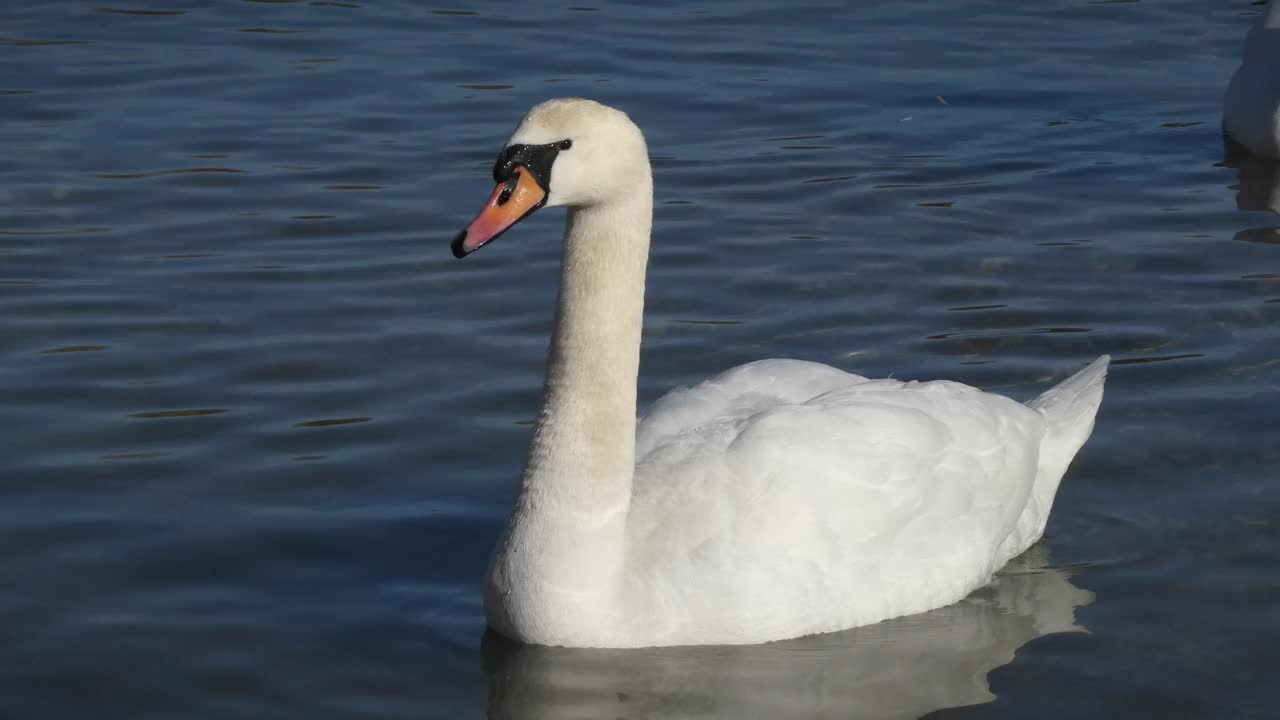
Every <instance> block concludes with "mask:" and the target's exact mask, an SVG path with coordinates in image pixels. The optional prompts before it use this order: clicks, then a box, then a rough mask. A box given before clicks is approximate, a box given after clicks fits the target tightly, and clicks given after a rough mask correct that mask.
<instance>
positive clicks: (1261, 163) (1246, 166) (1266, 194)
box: [1222, 139, 1280, 245]
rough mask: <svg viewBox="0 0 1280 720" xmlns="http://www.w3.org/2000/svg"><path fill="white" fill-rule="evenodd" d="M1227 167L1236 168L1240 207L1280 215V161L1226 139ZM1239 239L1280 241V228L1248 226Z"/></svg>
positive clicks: (1225, 162)
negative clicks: (1257, 154) (1253, 153)
mask: <svg viewBox="0 0 1280 720" xmlns="http://www.w3.org/2000/svg"><path fill="white" fill-rule="evenodd" d="M1222 165H1223V166H1224V167H1229V168H1234V169H1235V171H1236V185H1235V191H1236V209H1238V210H1262V211H1264V212H1271V213H1275V214H1280V162H1277V161H1275V160H1271V159H1269V158H1264V157H1258V156H1256V155H1250V154H1249V153H1248V152H1247V151H1246V150H1244V149H1243V148H1241V147H1239V146H1238V145H1236V144H1235V143H1233V142H1232V141H1231V140H1230V139H1227V140H1226V158H1225V159H1224V160H1223V161H1222ZM1235 238H1236V239H1237V240H1244V241H1246V242H1260V243H1267V244H1272V245H1274V244H1280V229H1278V228H1276V227H1274V226H1270V225H1268V226H1263V227H1255V228H1247V229H1244V230H1241V231H1240V232H1238V233H1236V236H1235Z"/></svg>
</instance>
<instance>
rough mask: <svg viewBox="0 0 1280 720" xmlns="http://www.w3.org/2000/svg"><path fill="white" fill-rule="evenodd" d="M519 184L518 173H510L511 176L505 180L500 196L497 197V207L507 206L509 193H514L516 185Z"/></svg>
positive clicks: (509, 197)
mask: <svg viewBox="0 0 1280 720" xmlns="http://www.w3.org/2000/svg"><path fill="white" fill-rule="evenodd" d="M519 182H520V172H519V171H516V172H514V173H512V174H511V176H510V177H508V178H507V182H506V185H504V186H503V188H502V194H500V195H498V207H502V206H503V205H506V204H507V201H508V200H510V199H511V193H513V192H515V190H516V184H517V183H519Z"/></svg>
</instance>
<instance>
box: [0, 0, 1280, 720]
mask: <svg viewBox="0 0 1280 720" xmlns="http://www.w3.org/2000/svg"><path fill="white" fill-rule="evenodd" d="M1257 11H1258V8H1257V7H1256V6H1254V5H1252V4H1250V3H1249V2H1247V1H1245V0H1230V1H1229V2H1205V1H1199V0H1167V1H1165V2H1154V1H1146V0H1143V1H1141V2H1124V3H1112V2H1081V1H1078V0H1073V1H1071V2H1065V1H1058V0H1054V1H1052V2H1044V3H1031V4H1027V3H1023V4H1012V3H1007V2H996V1H995V0H989V1H983V0H960V1H957V2H951V3H945V4H942V3H929V2H915V1H912V2H888V1H885V2H874V1H865V2H859V3H834V2H830V3H823V2H800V3H788V4H782V3H778V4H776V7H771V6H770V5H769V4H757V3H731V2H693V3H675V2H655V3H612V2H592V3H591V6H590V7H585V6H577V7H567V6H560V5H547V4H541V3H532V4H530V3H525V4H520V3H514V4H513V3H499V2H478V3H468V4H466V5H465V6H441V7H432V6H429V5H424V4H419V3H409V2H382V3H365V2H319V1H317V2H222V3H188V2H179V1H177V0H174V1H173V2H169V3H161V2H154V3H151V2H136V3H128V4H114V3H108V4H97V5H95V4H85V3H52V2H47V3H37V2H26V3H11V4H10V5H9V6H6V8H5V9H3V10H0V113H2V114H3V118H4V122H3V123H0V147H4V148H5V152H4V153H0V449H3V452H0V697H2V698H3V701H0V710H2V711H3V712H0V714H3V715H5V716H10V715H12V716H14V717H41V718H62V717H66V718H73V717H84V716H85V715H89V714H93V715H98V716H111V717H128V718H148V717H177V716H180V717H211V718H212V717H261V718H271V717H290V718H292V717H310V718H321V717H356V716H359V717H404V718H409V717H413V718H419V717H441V718H457V717H477V716H481V715H484V714H485V713H486V712H487V713H489V714H491V715H492V716H494V717H557V718H563V717H676V718H679V717H823V718H826V717H832V718H834V717H840V718H846V717H915V716H918V715H920V714H922V713H927V712H931V711H940V712H939V715H938V716H939V717H1018V718H1021V717H1041V718H1058V717H1060V718H1079V717H1104V716H1105V717H1158V718H1164V717H1204V718H1219V717H1268V716H1269V715H1268V710H1269V708H1272V707H1274V706H1275V704H1276V703H1277V701H1280V697H1278V696H1277V692H1276V690H1275V686H1274V683H1273V682H1271V679H1270V676H1269V672H1268V670H1267V669H1268V668H1271V667H1275V663H1276V662H1278V661H1280V651H1277V649H1276V643H1275V642H1274V639H1275V637H1276V635H1277V633H1280V609H1278V608H1280V605H1277V603H1276V602H1275V600H1276V598H1277V597H1280V571H1278V570H1277V563H1276V561H1275V559H1276V557H1277V556H1278V555H1280V529H1278V527H1277V520H1276V518H1277V517H1280V485H1277V482H1280V480H1278V479H1277V477H1276V471H1275V468H1276V467H1277V465H1278V462H1280V436H1278V435H1280V433H1278V430H1277V429H1278V428H1280V410H1277V408H1278V407H1280V329H1278V325H1277V320H1280V239H1278V238H1280V233H1278V231H1277V230H1276V228H1277V227H1278V226H1280V222H1278V221H1277V219H1276V217H1275V215H1274V212H1273V211H1274V210H1275V209H1276V208H1278V207H1280V202H1278V201H1277V200H1276V198H1280V193H1278V192H1277V189H1276V187H1277V184H1276V179H1277V175H1276V169H1275V167H1273V166H1270V165H1265V164H1259V163H1249V162H1243V161H1238V160H1232V161H1230V162H1224V155H1223V148H1222V144H1221V140H1220V138H1219V132H1218V123H1219V102H1220V99H1221V94H1222V90H1223V88H1224V87H1225V84H1226V81H1227V78H1228V77H1229V75H1230V73H1231V70H1232V69H1233V67H1234V64H1235V59H1236V57H1237V52H1238V49H1239V46H1240V43H1241V40H1242V39H1243V36H1244V32H1245V30H1246V29H1247V27H1248V24H1249V22H1250V21H1251V19H1252V17H1253V15H1254V14H1255V13H1256V12H1257ZM556 95H586V96H590V97H594V98H598V99H600V100H603V101H605V102H608V103H611V104H615V105H618V106H619V107H622V108H624V109H625V110H627V111H628V112H629V113H630V114H631V116H632V117H633V118H634V119H635V120H636V121H637V122H638V123H639V124H640V125H641V126H642V127H643V128H644V129H645V131H646V134H647V136H648V139H649V146H650V150H651V152H652V155H653V158H652V159H653V165H654V175H655V182H656V188H657V205H656V208H657V210H656V217H655V228H654V230H655V238H654V246H653V259H652V263H651V271H650V279H649V289H648V298H647V299H648V305H647V317H646V325H645V347H644V354H643V358H642V377H641V379H640V393H641V397H642V399H643V400H645V401H648V400H652V399H654V398H656V397H657V396H658V395H659V394H660V393H661V392H663V391H664V390H665V389H667V388H669V387H672V386H674V385H679V384H684V383H690V382H696V381H697V380H699V379H701V378H702V377H705V376H707V375H709V374H712V373H714V372H716V371H718V370H721V369H724V368H726V367H729V366H731V365H734V364H736V363H740V362H745V361H748V360H752V359H757V358H760V357H769V356H792V357H799V358H805V359H811V360H818V361H822V362H827V363H831V364H833V365H836V366H838V367H841V368H845V369H847V370H850V371H855V372H858V373H861V374H866V375H888V374H893V375H894V376H896V377H902V378H932V377H948V378H952V379H956V380H960V381H964V382H968V383H972V384H975V385H978V386H980V387H983V388H986V389H990V390H993V391H998V392H1002V393H1006V394H1009V395H1011V396H1014V397H1017V398H1028V397H1032V396H1034V395H1035V394H1037V393H1038V392H1040V391H1042V390H1043V389H1044V388H1045V387H1047V386H1049V385H1050V384H1051V383H1053V382H1055V381H1057V380H1060V379H1062V378H1063V377H1065V376H1066V375H1067V374H1068V373H1070V372H1072V371H1073V370H1075V369H1077V368H1079V367H1081V366H1082V365H1083V364H1084V363H1085V362H1087V361H1089V360H1091V359H1092V358H1094V357H1096V356H1097V355H1099V354H1101V353H1104V352H1106V353H1111V354H1112V355H1113V356H1114V357H1115V358H1116V365H1115V368H1114V370H1113V372H1112V375H1111V380H1110V384H1109V386H1108V391H1107V396H1106V400H1105V403H1104V406H1103V410H1102V413H1101V415H1100V416H1099V420H1098V425H1097V430H1096V432H1095V434H1094V437H1093V439H1092V440H1091V441H1090V443H1089V444H1088V445H1087V446H1086V448H1085V449H1084V451H1083V452H1082V453H1081V455H1080V456H1079V458H1078V459H1077V461H1076V463H1075V464H1074V465H1073V467H1072V469H1071V471H1070V472H1069V473H1068V476H1067V478H1066V480H1065V481H1064V483H1063V486H1062V490H1061V492H1060V494H1059V499H1058V503H1057V506H1056V508H1055V511H1054V515H1053V517H1052V518H1051V520H1050V523H1049V527H1048V530H1047V532H1046V536H1045V541H1044V543H1043V544H1042V546H1041V547H1039V548H1037V549H1036V556H1035V557H1033V558H1028V559H1025V560H1024V561H1022V563H1021V564H1020V565H1019V567H1018V568H1016V569H1014V570H1012V571H1011V572H1010V573H1009V574H1007V575H1005V576H1003V577H1002V578H1000V579H999V580H998V581H997V583H996V584H995V585H993V586H992V587H991V588H988V589H985V590H983V591H981V592H979V593H978V594H976V595H975V596H974V597H973V598H970V599H969V600H968V601H966V602H965V603H961V604H960V605H956V606H953V607H951V608H944V609H941V610H939V611H936V612H934V613H929V614H926V615H924V616H918V617H916V618H906V619H901V620H897V621H893V622H890V623H885V624H883V625H881V626H875V627H872V628H864V629H859V630H856V631H852V632H850V633H842V634H836V635H832V636H827V637H822V638H810V639H804V640H799V641H794V642H791V643H783V644H780V645H776V646H767V647H761V648H754V649H752V648H739V649H724V648H720V649H716V648H711V649H706V648H704V649H695V650H662V651H642V652H637V653H610V652H595V653H583V652H581V651H566V650H547V649H538V648H516V647H512V646H510V645H507V644H505V643H503V642H502V641H501V640H499V639H496V638H492V637H490V638H487V639H486V638H485V637H484V625H483V619H482V614H481V608H480V587H481V584H482V580H483V573H484V569H485V563H486V559H487V556H488V553H489V551H490V548H491V547H492V544H493V542H494V540H495V537H496V534H497V532H498V531H499V529H500V528H501V525H502V522H503V519H504V518H505V515H506V513H507V511H508V508H509V505H510V502H511V499H512V494H513V491H514V481H515V477H516V473H517V472H518V468H519V466H520V463H521V459H522V456H523V452H524V446H525V442H526V439H527V434H528V430H529V422H530V419H531V418H532V416H533V414H534V412H535V411H536V406H537V401H538V397H539V382H540V372H541V369H542V354H543V352H544V350H545V347H546V337H547V333H548V330H549V322H550V311H551V305H552V302H553V300H554V293H555V281H556V272H555V268H556V264H557V261H558V258H557V256H556V249H557V244H556V238H557V236H558V234H559V232H560V224H561V222H562V219H561V217H560V214H561V213H560V212H558V211H546V212H544V213H541V214H539V215H538V216H535V217H534V218H532V219H530V220H528V221H526V223H525V224H524V225H523V226H522V227H521V228H520V230H519V231H518V232H515V233H512V234H510V235H507V236H504V237H503V238H501V239H500V240H499V241H498V242H497V243H495V244H494V245H493V246H492V247H490V248H486V249H485V250H484V252H483V253H480V254H478V255H476V256H474V257H472V258H469V259H468V260H467V261H466V262H458V261H455V260H453V259H452V258H451V257H450V255H449V252H448V241H449V239H450V238H451V237H452V235H453V233H455V232H456V231H457V229H458V228H459V227H460V226H461V224H462V223H464V222H465V221H466V220H468V219H469V217H470V215H471V214H472V213H473V212H474V211H475V210H476V209H478V207H479V205H480V203H481V202H482V201H483V199H484V197H485V196H486V194H487V192H488V191H489V190H490V188H491V181H490V179H489V172H488V171H489V167H490V165H491V163H492V160H493V157H494V156H495V154H496V153H497V151H498V150H499V148H500V146H501V143H502V142H503V140H504V139H505V138H506V137H507V135H508V134H509V132H510V130H511V128H512V127H513V126H514V124H515V122H516V120H517V119H518V118H519V116H520V114H521V113H523V111H524V110H525V109H526V108H528V107H529V106H530V105H532V104H533V103H535V102H537V101H539V100H542V99H545V98H546V97H550V96H556ZM1082 628H1087V630H1088V632H1087V633H1085V632H1080V631H1079V630H1080V629H1082ZM1068 630H1070V631H1071V632H1065V631H1068ZM948 708H951V709H949V710H948Z"/></svg>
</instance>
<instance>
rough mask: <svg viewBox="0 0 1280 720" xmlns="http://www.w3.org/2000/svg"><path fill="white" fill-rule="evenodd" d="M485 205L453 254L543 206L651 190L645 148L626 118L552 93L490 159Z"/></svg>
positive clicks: (603, 200)
mask: <svg viewBox="0 0 1280 720" xmlns="http://www.w3.org/2000/svg"><path fill="white" fill-rule="evenodd" d="M493 179H494V180H495V181H497V183H498V185H497V187H496V188H494V191H493V193H492V194H491V195H490V196H489V200H488V201H487V202H486V203H485V206H484V209H482V210H481V211H480V214H479V215H477V216H476V219H475V220H472V221H471V224H469V225H467V227H466V229H464V230H463V231H462V232H460V233H458V235H457V236H456V237H454V239H453V245H452V249H453V255H454V257H459V258H460V257H463V256H465V255H468V254H470V253H472V252H475V251H476V250H479V249H480V248H481V247H484V246H485V245H487V244H489V243H490V242H492V241H493V239H494V238H496V237H498V236H499V235H501V234H502V233H504V232H506V231H507V230H509V229H510V228H511V226H513V225H515V224H516V223H518V222H520V221H521V220H523V219H524V218H526V217H528V216H529V215H532V214H533V213H534V212H535V211H537V210H538V209H539V208H542V207H556V206H559V205H564V206H568V207H578V208H583V207H592V206H599V205H606V204H608V203H611V202H615V201H616V200H617V199H619V198H624V197H627V196H629V195H632V194H634V193H638V192H651V190H650V188H652V178H651V177H650V174H649V153H648V150H647V149H646V147H645V142H644V135H642V134H641V133H640V128H638V127H636V125H635V123H633V122H631V118H629V117H627V114H626V113H624V112H622V111H621V110H615V109H614V108H611V107H609V106H607V105H602V104H600V103H598V102H596V101H594V100H584V99H582V98H557V99H554V100H547V101H546V102H543V103H540V104H538V105H535V106H534V107H533V109H532V110H530V111H529V112H528V113H526V114H525V116H524V118H523V119H522V120H521V121H520V124H519V125H518V126H517V127H516V131H515V133H513V134H512V135H511V139H510V140H508V141H507V144H506V145H505V146H504V147H503V148H502V152H501V153H499V154H498V161H497V162H496V163H495V164H494V166H493Z"/></svg>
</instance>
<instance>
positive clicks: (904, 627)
mask: <svg viewBox="0 0 1280 720" xmlns="http://www.w3.org/2000/svg"><path fill="white" fill-rule="evenodd" d="M1047 559H1048V551H1047V549H1045V548H1044V547H1042V546H1037V547H1034V548H1032V549H1031V550H1030V551H1028V552H1027V553H1026V554H1025V555H1023V556H1022V557H1020V558H1017V559H1015V560H1014V561H1013V562H1011V563H1010V564H1009V566H1008V567H1007V568H1006V569H1005V571H1004V572H1002V573H1001V574H1000V576H998V577H997V578H996V580H995V581H994V582H993V583H992V584H990V585H988V586H987V587H985V588H982V589H981V590H979V591H977V592H975V593H974V594H973V595H971V596H969V597H968V598H966V599H965V600H964V601H962V602H959V603H956V604H955V605H951V606H948V607H945V608H940V609H938V610H934V611H932V612H928V613H924V614H921V615H913V616H910V617H905V618H898V619H895V620H890V621H887V622H883V623H879V624H876V625H872V626H869V627H863V628H855V629H853V630H848V631H845V632H840V633H832V634H829V635H818V636H813V637H807V638H799V639H796V640H789V641H785V642H778V643H769V644H765V645H748V646H707V647H684V648H642V649H634V650H581V649H570V648H549V647H539V646H524V645H517V644H515V643H511V642H509V641H507V640H505V639H504V638H502V637H501V636H498V635H496V634H494V633H492V632H489V633H487V634H486V635H485V638H484V642H483V652H484V662H485V670H486V672H487V674H488V676H489V715H488V716H489V717H490V718H502V719H504V720H505V719H510V720H517V719H519V720H524V719H531V718H556V719H557V720H564V719H568V718H637V719H638V718H654V717H661V718H700V719H704V720H705V719H709V718H726V719H727V718H734V719H740V718H782V717H785V718H792V719H798V718H914V717H919V716H920V715H923V714H925V713H928V712H931V711H934V710H940V709H944V708H952V707H960V706H965V705H974V704H978V703H985V702H990V701H991V700H993V699H994V696H993V695H992V694H991V691H990V688H989V685H988V683H987V674H988V673H990V672H991V671H992V670H994V669H996V668H998V667H1001V666H1003V665H1006V664H1008V663H1009V662H1010V661H1011V660H1013V656H1014V654H1015V653H1016V652H1017V651H1018V649H1019V648H1021V647H1022V646H1023V645H1025V644H1026V643H1028V642H1030V641H1031V640H1034V639H1036V638H1038V637H1042V636H1044V635H1049V634H1053V633H1060V632H1084V631H1085V630H1084V628H1082V627H1080V626H1078V625H1076V624H1075V609H1076V608H1077V607H1081V606H1083V605H1087V604H1089V603H1090V602H1092V599H1093V593H1091V592H1089V591H1087V590H1083V589H1081V588H1078V587H1076V586H1075V585H1073V584H1072V583H1071V580H1070V576H1069V575H1068V573H1067V572H1065V571H1063V570H1059V569H1055V568H1050V567H1048V566H1047V564H1046V563H1047Z"/></svg>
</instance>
